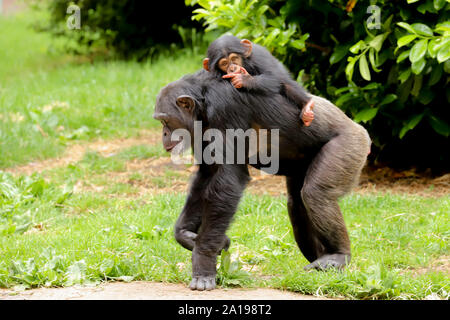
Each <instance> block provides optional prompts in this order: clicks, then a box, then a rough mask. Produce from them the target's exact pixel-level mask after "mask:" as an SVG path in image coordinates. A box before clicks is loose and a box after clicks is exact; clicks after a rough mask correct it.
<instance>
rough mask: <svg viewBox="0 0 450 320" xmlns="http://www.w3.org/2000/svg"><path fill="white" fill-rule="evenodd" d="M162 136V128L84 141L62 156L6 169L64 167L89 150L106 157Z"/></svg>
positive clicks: (16, 171) (28, 170)
mask: <svg viewBox="0 0 450 320" xmlns="http://www.w3.org/2000/svg"><path fill="white" fill-rule="evenodd" d="M160 138H161V133H160V130H146V131H141V132H140V133H139V136H138V137H134V138H119V139H113V140H103V139H98V140H95V141H91V142H83V143H80V144H74V145H71V146H69V147H68V148H67V149H66V151H65V152H64V154H63V155H62V156H61V157H58V158H52V159H46V160H43V161H33V162H30V163H28V164H26V165H21V166H15V167H11V168H7V169H5V170H4V171H6V172H11V173H13V174H17V175H20V174H26V175H29V174H32V173H34V172H38V173H39V172H42V171H44V170H49V169H53V168H58V167H64V166H67V165H69V164H73V163H75V162H78V161H80V160H81V159H82V158H83V156H84V155H85V153H86V152H88V151H96V152H98V153H100V154H101V155H102V156H105V157H106V156H108V155H111V154H114V153H116V152H117V151H119V150H122V149H124V148H128V147H132V146H136V145H142V144H152V145H154V144H157V143H158V142H159V141H160Z"/></svg>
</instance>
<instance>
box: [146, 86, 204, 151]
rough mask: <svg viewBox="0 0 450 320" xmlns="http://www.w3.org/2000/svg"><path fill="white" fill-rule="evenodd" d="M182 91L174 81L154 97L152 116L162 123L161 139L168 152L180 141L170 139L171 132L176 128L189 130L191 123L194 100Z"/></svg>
mask: <svg viewBox="0 0 450 320" xmlns="http://www.w3.org/2000/svg"><path fill="white" fill-rule="evenodd" d="M182 92H183V90H180V86H179V84H177V83H176V82H175V83H171V84H169V85H167V86H166V87H164V88H163V89H162V90H161V92H160V93H159V94H158V97H157V98H156V106H155V112H154V113H153V118H154V119H156V120H158V121H160V122H161V124H162V125H163V130H162V141H163V145H164V149H166V151H168V152H170V151H172V149H173V148H174V147H175V146H176V145H177V144H178V143H180V142H181V141H182V140H179V141H172V133H173V132H174V131H175V130H176V129H187V130H190V129H191V128H192V125H193V111H194V107H195V100H194V99H193V98H192V97H190V96H189V95H184V94H182Z"/></svg>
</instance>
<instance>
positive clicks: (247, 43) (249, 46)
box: [241, 39, 253, 58]
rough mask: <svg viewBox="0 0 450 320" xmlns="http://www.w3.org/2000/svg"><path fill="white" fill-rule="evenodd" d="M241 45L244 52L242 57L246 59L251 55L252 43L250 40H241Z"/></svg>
mask: <svg viewBox="0 0 450 320" xmlns="http://www.w3.org/2000/svg"><path fill="white" fill-rule="evenodd" d="M241 44H242V46H243V47H244V50H245V52H244V57H246V58H248V57H250V55H251V54H252V49H253V45H252V42H251V41H250V40H247V39H243V40H241Z"/></svg>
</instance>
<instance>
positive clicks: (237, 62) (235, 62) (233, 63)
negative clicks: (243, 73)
mask: <svg viewBox="0 0 450 320" xmlns="http://www.w3.org/2000/svg"><path fill="white" fill-rule="evenodd" d="M242 66H243V59H242V56H241V55H240V54H238V53H234V52H233V53H230V54H229V55H228V57H223V58H222V59H220V60H219V63H218V67H219V69H220V70H221V71H222V72H223V73H224V74H227V73H233V72H236V71H238V70H239V67H242Z"/></svg>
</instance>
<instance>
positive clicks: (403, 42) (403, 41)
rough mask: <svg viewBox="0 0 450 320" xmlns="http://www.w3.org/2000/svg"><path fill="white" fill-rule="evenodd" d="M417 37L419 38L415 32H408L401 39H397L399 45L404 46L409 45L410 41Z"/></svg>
mask: <svg viewBox="0 0 450 320" xmlns="http://www.w3.org/2000/svg"><path fill="white" fill-rule="evenodd" d="M416 38H417V35H415V34H408V35H406V36H403V37H401V38H400V39H398V40H397V46H398V47H403V46H405V45H407V44H408V43H410V42H411V41H413V40H414V39H416Z"/></svg>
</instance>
